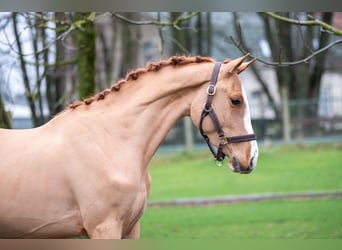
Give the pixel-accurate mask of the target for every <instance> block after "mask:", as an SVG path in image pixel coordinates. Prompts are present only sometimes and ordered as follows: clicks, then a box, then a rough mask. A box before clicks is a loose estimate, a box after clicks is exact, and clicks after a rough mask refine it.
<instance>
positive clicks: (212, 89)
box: [199, 62, 257, 166]
mask: <svg viewBox="0 0 342 250" xmlns="http://www.w3.org/2000/svg"><path fill="white" fill-rule="evenodd" d="M220 67H221V62H216V63H215V66H214V70H213V74H212V76H211V80H210V85H209V86H208V88H207V95H208V96H207V101H206V103H205V105H204V108H203V110H202V114H201V120H200V124H199V131H200V133H201V135H202V136H203V138H204V139H205V141H206V142H207V144H208V147H209V149H210V151H211V153H212V154H213V156H214V158H215V160H216V164H217V165H219V166H222V161H223V160H224V158H225V156H226V155H225V154H224V153H223V151H222V150H223V147H224V146H225V145H226V144H229V143H238V142H244V141H252V140H256V139H257V137H256V135H255V134H247V135H239V136H231V137H227V136H225V134H224V132H223V129H222V126H221V124H220V122H219V120H218V118H217V115H216V113H215V111H214V109H213V108H212V100H213V97H214V95H215V94H216V82H217V78H218V75H219V72H220ZM208 115H209V117H210V118H211V120H212V122H213V123H214V126H215V128H216V132H217V134H218V137H219V139H220V142H219V145H218V147H217V152H215V148H214V146H213V145H212V144H211V143H210V140H209V137H208V136H207V135H206V134H205V133H204V132H203V128H202V125H203V120H204V118H205V117H206V116H208Z"/></svg>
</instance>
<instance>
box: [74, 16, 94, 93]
mask: <svg viewBox="0 0 342 250" xmlns="http://www.w3.org/2000/svg"><path fill="white" fill-rule="evenodd" d="M90 15H91V13H76V14H75V17H76V22H79V23H82V25H81V27H79V28H78V29H77V32H76V44H77V48H78V51H77V67H78V74H77V76H78V84H77V91H78V98H79V99H84V98H86V97H89V96H91V95H93V94H94V92H95V87H96V85H95V73H96V70H95V59H96V47H95V38H96V33H95V25H94V22H93V21H92V20H88V19H87V18H88V17H89V16H90Z"/></svg>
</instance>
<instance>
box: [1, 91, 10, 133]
mask: <svg viewBox="0 0 342 250" xmlns="http://www.w3.org/2000/svg"><path fill="white" fill-rule="evenodd" d="M11 127H12V126H11V120H10V117H9V114H8V112H6V110H5V107H4V103H3V101H2V97H1V95H0V128H11Z"/></svg>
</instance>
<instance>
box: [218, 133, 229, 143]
mask: <svg viewBox="0 0 342 250" xmlns="http://www.w3.org/2000/svg"><path fill="white" fill-rule="evenodd" d="M219 138H220V140H221V144H222V145H226V144H228V139H227V137H226V136H224V135H222V136H219Z"/></svg>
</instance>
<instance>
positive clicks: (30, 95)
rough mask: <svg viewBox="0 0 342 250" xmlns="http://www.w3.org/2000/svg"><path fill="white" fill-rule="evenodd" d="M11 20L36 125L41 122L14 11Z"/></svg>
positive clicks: (26, 90) (27, 95) (32, 116)
mask: <svg viewBox="0 0 342 250" xmlns="http://www.w3.org/2000/svg"><path fill="white" fill-rule="evenodd" d="M12 21H13V31H14V36H15V42H16V45H17V48H18V55H19V62H20V68H21V74H22V78H23V82H24V87H25V93H26V98H27V101H28V103H29V107H30V111H31V119H32V123H33V126H34V127H37V126H39V125H41V124H40V123H39V119H38V117H37V113H36V106H35V95H34V93H33V92H32V91H31V86H30V81H29V77H28V72H27V68H26V61H25V58H24V56H23V50H22V44H21V41H20V36H19V31H18V27H17V25H18V23H17V13H16V12H13V13H12Z"/></svg>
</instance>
